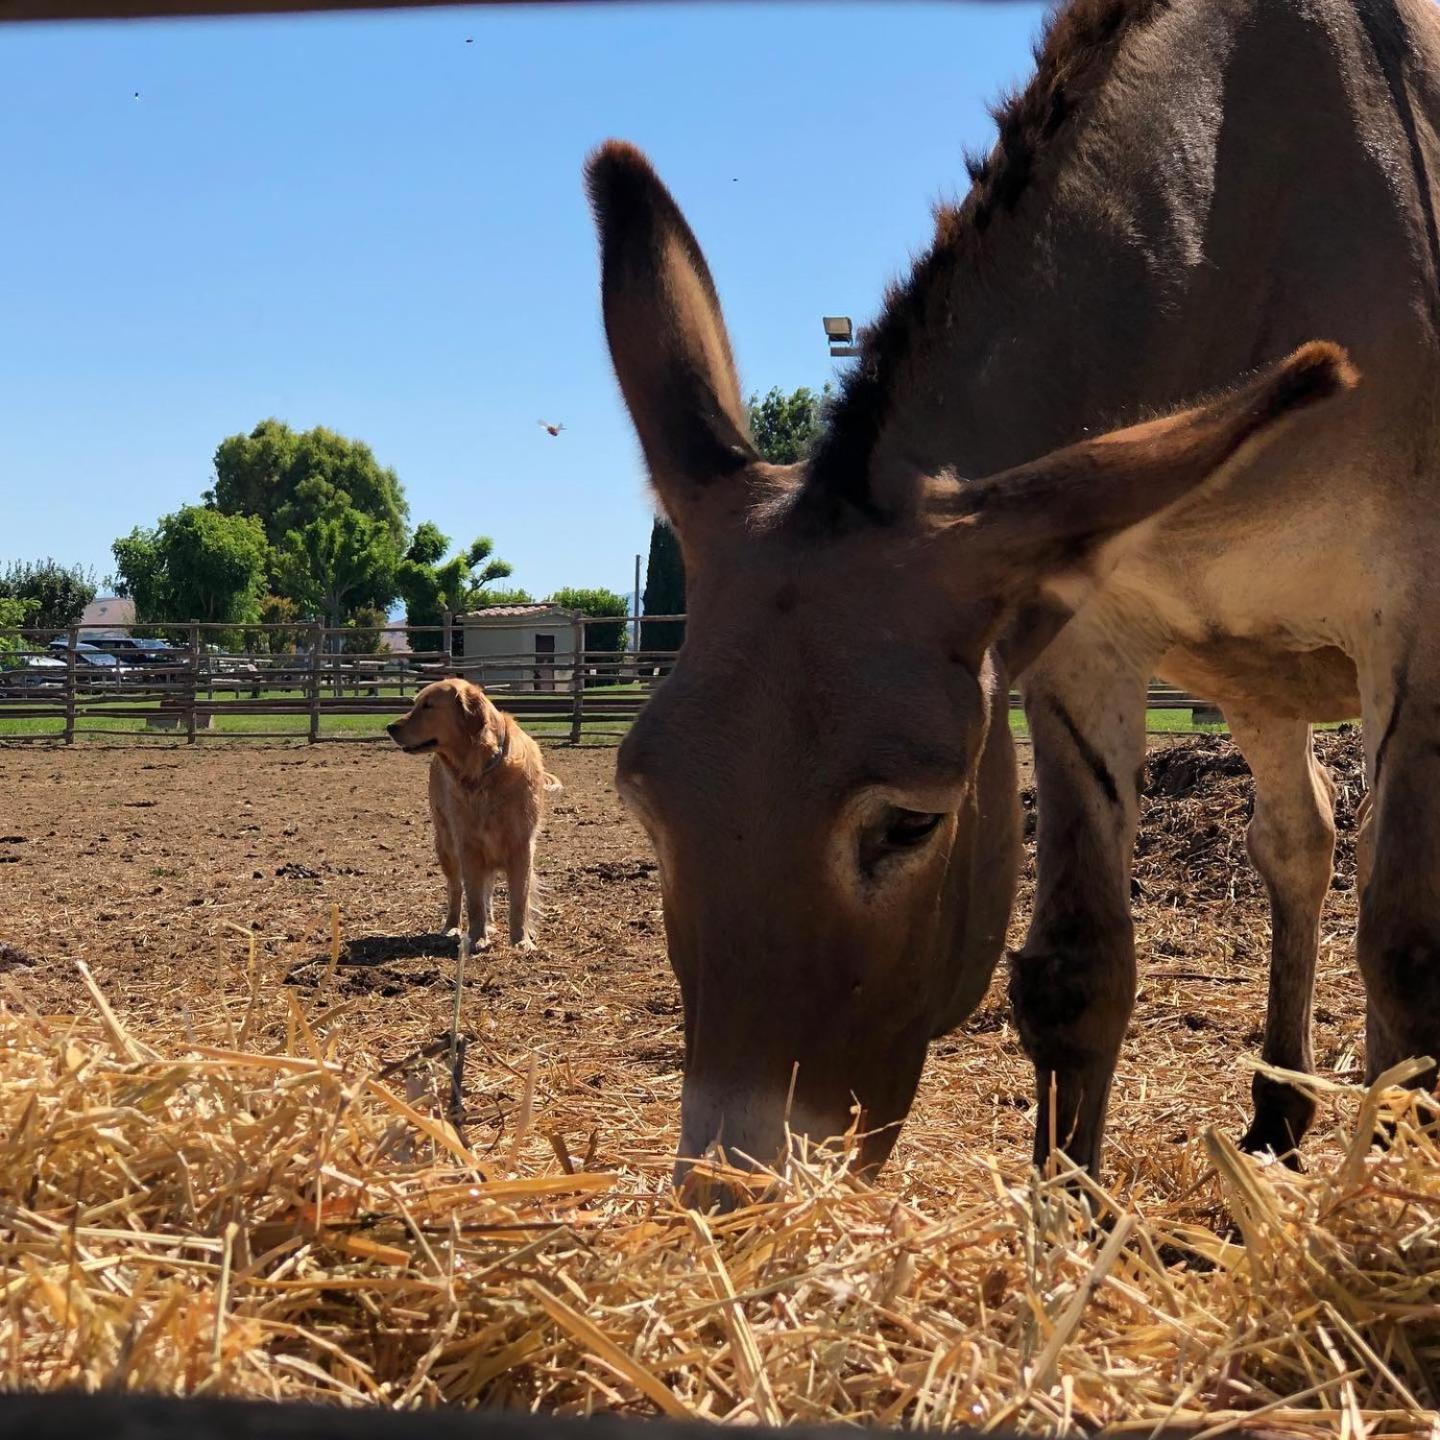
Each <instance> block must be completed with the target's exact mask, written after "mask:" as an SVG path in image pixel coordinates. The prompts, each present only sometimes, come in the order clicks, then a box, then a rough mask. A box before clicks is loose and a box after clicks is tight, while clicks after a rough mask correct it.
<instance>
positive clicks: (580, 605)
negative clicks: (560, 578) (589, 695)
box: [548, 589, 630, 683]
mask: <svg viewBox="0 0 1440 1440" xmlns="http://www.w3.org/2000/svg"><path fill="white" fill-rule="evenodd" d="M548 599H549V603H550V604H551V605H562V606H564V608H565V609H566V610H578V611H580V613H581V614H582V615H592V616H596V617H598V618H600V619H609V618H610V617H611V616H618V617H619V618H618V619H616V621H615V623H614V624H613V625H587V626H586V627H585V649H586V652H587V653H589V652H592V651H596V650H602V651H613V652H614V653H616V654H617V655H618V654H619V653H620V652H621V651H622V650H624V648H625V619H626V616H628V615H629V613H630V606H629V605H628V604H627V603H626V600H625V597H624V596H623V595H617V594H616V593H615V592H614V591H613V590H604V589H594V590H576V589H567V590H557V591H556V592H555V593H554V594H553V595H551V596H549V597H548ZM602 678H606V679H609V680H611V681H612V683H613V680H614V676H613V675H611V676H606V677H602Z"/></svg>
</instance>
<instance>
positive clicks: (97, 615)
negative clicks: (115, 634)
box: [80, 595, 135, 630]
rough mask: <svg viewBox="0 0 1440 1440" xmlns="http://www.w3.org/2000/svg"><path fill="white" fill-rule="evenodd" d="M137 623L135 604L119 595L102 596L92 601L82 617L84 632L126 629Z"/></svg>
mask: <svg viewBox="0 0 1440 1440" xmlns="http://www.w3.org/2000/svg"><path fill="white" fill-rule="evenodd" d="M134 623H135V602H134V601H133V600H122V599H121V598H120V597H119V596H118V595H101V596H98V597H97V598H96V599H94V600H92V601H91V602H90V603H89V604H88V605H87V606H86V607H85V613H84V614H83V615H82V616H81V617H80V628H81V629H82V630H103V629H106V628H108V627H111V626H114V627H115V628H117V629H121V630H123V629H125V628H126V627H127V626H130V625H133V624H134Z"/></svg>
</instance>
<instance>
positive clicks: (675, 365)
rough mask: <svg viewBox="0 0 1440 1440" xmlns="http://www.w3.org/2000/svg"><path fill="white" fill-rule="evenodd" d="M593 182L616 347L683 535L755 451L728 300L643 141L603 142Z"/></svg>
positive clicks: (588, 173)
mask: <svg viewBox="0 0 1440 1440" xmlns="http://www.w3.org/2000/svg"><path fill="white" fill-rule="evenodd" d="M585 182H586V187H587V189H588V190H589V192H590V204H591V206H592V207H593V209H594V212H595V224H596V227H597V228H598V230H599V232H600V274H601V294H602V298H603V301H604V309H605V333H606V336H607V338H608V339H609V341H610V356H611V359H612V360H613V361H614V363H615V373H616V375H617V376H618V377H619V380H620V389H621V391H622V392H623V393H624V396H625V403H626V405H628V406H629V408H630V414H631V417H632V418H633V420H634V422H635V428H636V430H637V431H638V432H639V434H640V444H641V446H642V447H643V448H644V451H645V459H646V462H647V463H648V465H649V467H650V476H651V479H652V480H653V481H654V483H655V488H656V490H657V491H658V492H659V495H660V499H661V501H662V502H663V503H664V506H665V509H666V510H667V512H668V513H669V515H670V518H671V520H672V521H674V522H675V526H676V529H677V530H678V531H680V532H681V533H682V536H683V534H684V532H685V531H686V530H687V529H691V528H693V524H692V522H693V520H694V519H695V518H696V517H697V515H698V512H699V510H700V508H701V507H702V505H703V504H704V498H705V491H706V489H707V487H713V485H714V483H715V482H716V481H718V480H723V479H724V478H725V477H726V476H729V475H732V474H734V473H735V472H736V471H738V470H740V469H741V468H743V467H744V466H746V465H748V464H750V463H751V462H752V461H754V460H756V459H757V458H758V457H757V455H756V453H755V450H754V447H753V446H752V444H751V442H750V437H749V434H748V433H747V430H746V423H745V407H744V406H743V405H742V404H741V401H740V382H739V379H738V378H737V376H736V374H735V362H734V360H733V359H732V358H731V354H730V340H729V337H728V336H727V335H726V333H725V322H724V319H723V318H722V317H721V314H720V301H719V299H718V298H717V297H716V294H715V285H714V282H713V281H712V280H711V278H710V270H709V267H708V266H707V265H706V264H705V257H704V256H703V255H702V254H701V253H700V246H699V245H698V244H697V243H696V241H695V236H694V235H693V234H691V231H690V227H689V226H688V225H687V224H686V223H685V217H684V216H683V215H682V214H681V213H680V209H679V206H677V205H676V204H675V201H674V200H673V199H671V197H670V192H669V191H668V190H666V188H665V187H664V186H663V185H662V184H661V183H660V180H659V178H658V177H657V176H656V174H655V172H654V171H653V170H652V169H651V168H650V164H649V162H648V161H647V160H646V159H645V157H644V156H643V155H642V154H641V153H640V152H639V151H638V150H636V149H635V148H634V146H632V145H626V144H623V143H621V142H620V141H615V140H612V141H610V142H609V143H607V144H605V145H602V146H601V147H600V149H599V150H597V151H596V152H595V153H594V154H593V155H592V156H591V157H590V160H589V163H588V164H587V165H586V167H585Z"/></svg>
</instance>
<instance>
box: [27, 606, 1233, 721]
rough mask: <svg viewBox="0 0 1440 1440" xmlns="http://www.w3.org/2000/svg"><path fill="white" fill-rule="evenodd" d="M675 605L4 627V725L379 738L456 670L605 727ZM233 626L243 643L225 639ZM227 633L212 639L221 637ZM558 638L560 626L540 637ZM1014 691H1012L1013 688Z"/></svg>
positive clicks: (1195, 712) (522, 704)
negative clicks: (418, 620) (426, 618)
mask: <svg viewBox="0 0 1440 1440" xmlns="http://www.w3.org/2000/svg"><path fill="white" fill-rule="evenodd" d="M683 619H684V617H683V616H646V617H645V618H644V619H643V620H641V621H640V622H638V624H637V623H636V622H633V621H627V622H623V623H624V628H625V631H626V634H627V637H628V638H629V639H630V640H631V644H632V648H630V649H627V650H623V651H618V652H617V651H615V650H608V649H599V648H596V646H595V644H594V638H595V637H594V632H596V631H597V630H598V628H599V627H601V626H609V627H611V633H613V627H614V626H615V625H616V624H617V623H620V622H617V621H615V620H596V619H591V618H588V617H585V616H581V615H565V616H563V617H561V618H560V620H559V622H558V628H560V629H561V630H562V631H565V632H568V642H567V643H566V644H564V645H557V646H556V647H555V649H554V650H553V651H551V650H542V649H540V648H539V642H538V641H537V640H536V631H537V630H539V629H544V630H549V631H552V632H553V631H554V630H555V629H556V628H557V621H556V619H555V617H554V616H553V614H552V615H551V616H550V617H548V618H543V619H542V618H537V617H518V618H516V619H514V620H513V621H511V620H509V619H501V620H496V621H487V622H486V624H485V626H484V637H485V639H486V647H485V651H484V653H480V654H470V655H466V654H464V653H463V650H464V640H463V636H464V635H465V634H472V633H474V632H471V631H468V630H462V629H461V627H459V626H456V625H452V624H451V623H449V622H448V621H447V623H446V624H445V625H443V626H416V627H392V629H391V630H390V631H388V632H387V635H388V637H389V638H391V639H398V640H399V641H400V645H399V648H396V649H389V648H386V649H377V650H370V651H367V652H365V653H356V652H355V651H353V650H348V649H346V648H344V647H345V646H347V645H350V644H353V643H354V642H355V639H356V632H354V631H353V630H337V629H331V628H327V627H325V626H322V625H309V626H300V627H296V626H293V625H292V626H279V625H250V626H244V627H237V626H226V625H213V624H204V623H201V622H195V623H193V624H190V625H186V626H180V627H166V628H164V629H163V630H161V631H159V632H156V631H154V630H153V629H152V631H151V632H150V633H151V634H152V635H153V636H154V638H151V639H149V640H145V639H143V638H142V637H143V635H144V633H145V632H143V631H141V630H138V629H136V628H133V627H132V628H128V629H127V628H123V627H109V628H107V629H106V630H105V631H104V632H99V631H92V632H81V631H80V630H79V629H78V628H71V629H70V630H68V631H65V632H63V633H61V634H58V635H57V634H54V633H53V632H48V633H47V632H37V631H33V630H27V631H21V630H0V741H3V742H18V741H38V742H42V743H44V742H48V743H63V744H67V745H69V744H74V743H75V742H76V741H77V740H80V739H86V738H92V737H93V738H109V739H118V738H122V737H123V738H126V739H129V740H134V741H142V740H145V739H169V740H172V741H173V740H175V739H177V738H179V737H180V736H182V735H183V737H184V738H185V740H186V742H187V743H189V744H192V745H193V744H195V743H196V742H197V741H213V740H270V741H274V740H292V741H308V742H309V743H311V744H314V743H315V742H317V741H321V740H325V741H330V740H372V741H373V740H383V739H385V726H386V724H388V723H389V722H390V721H391V720H393V719H395V718H397V717H398V716H400V715H401V714H403V713H404V712H405V710H406V709H408V708H409V704H410V701H411V699H412V698H413V696H414V695H415V693H416V691H418V690H419V689H420V688H421V687H422V686H424V685H426V684H429V683H430V682H431V681H433V680H438V679H441V678H442V677H444V676H447V675H460V676H463V677H465V678H467V679H470V680H473V681H475V683H477V684H479V685H481V686H483V687H484V689H485V691H486V693H487V694H488V695H489V696H490V698H491V700H492V701H493V702H494V703H495V704H496V705H497V706H499V707H500V708H501V709H502V710H507V711H509V712H510V713H512V714H514V715H515V716H516V718H517V719H519V720H520V722H521V724H523V725H524V726H525V727H526V728H527V729H529V730H531V731H532V732H533V733H534V734H536V735H537V737H539V738H540V739H542V740H547V741H549V742H551V743H554V742H556V741H561V742H569V743H571V744H579V743H581V742H591V741H598V742H601V743H614V742H616V741H618V739H619V738H620V737H621V736H622V735H623V734H624V733H625V731H626V730H627V729H628V728H629V727H630V725H631V723H632V722H633V721H634V719H635V717H636V716H637V715H638V714H639V713H640V710H641V709H642V707H643V706H644V704H645V702H646V700H648V698H649V696H650V694H651V692H652V691H653V690H654V688H655V686H656V685H658V684H659V683H660V682H661V680H663V679H664V677H665V675H666V674H668V673H669V671H670V669H671V667H672V666H673V665H674V663H675V658H676V653H677V652H676V651H674V650H671V649H644V648H640V649H636V648H633V645H634V641H635V639H636V636H635V634H634V632H635V631H636V630H638V631H640V632H641V633H640V635H639V637H638V638H639V641H640V644H641V645H642V646H643V644H644V633H643V632H644V629H645V627H647V626H649V625H651V624H655V625H661V624H664V625H668V626H673V625H674V624H675V622H677V621H682V620H683ZM237 639H238V640H240V641H241V642H242V643H241V644H239V645H233V642H234V641H236V640H237ZM222 640H223V641H225V642H227V643H228V644H231V646H232V648H224V649H222V648H221V647H220V643H219V642H221V641H222ZM550 643H551V644H554V640H553V639H552V640H551V641H550ZM1012 704H1013V705H1016V706H1018V704H1019V698H1018V696H1012ZM1147 704H1148V707H1149V709H1150V710H1151V711H1155V710H1172V711H1173V710H1183V711H1188V712H1190V715H1191V717H1192V718H1193V719H1196V720H1200V721H1202V722H1204V721H1218V720H1219V718H1220V717H1219V715H1218V712H1215V711H1213V710H1212V709H1210V707H1208V706H1206V705H1204V704H1203V702H1201V701H1198V700H1196V699H1195V698H1193V697H1191V696H1189V695H1186V694H1184V693H1183V692H1181V691H1178V690H1176V689H1174V688H1173V687H1171V686H1167V685H1162V684H1160V683H1159V682H1156V683H1154V684H1152V685H1151V686H1150V689H1149V694H1148V698H1147Z"/></svg>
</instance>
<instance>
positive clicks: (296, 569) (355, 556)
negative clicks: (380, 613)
mask: <svg viewBox="0 0 1440 1440" xmlns="http://www.w3.org/2000/svg"><path fill="white" fill-rule="evenodd" d="M399 565H400V555H399V551H398V547H397V546H396V545H395V542H394V539H393V538H392V536H391V533H390V530H389V528H388V527H387V526H386V525H384V524H383V523H382V522H380V521H378V520H372V519H371V518H370V517H369V516H368V515H362V514H361V513H360V511H358V510H355V509H352V508H351V507H350V506H348V505H339V504H336V505H334V506H332V507H331V508H330V509H329V510H327V511H325V512H324V513H323V514H321V515H319V516H317V517H316V518H315V519H314V520H311V521H310V522H309V523H308V524H307V525H305V526H304V527H303V528H302V529H299V530H291V531H289V532H288V533H287V534H286V536H285V540H284V543H283V544H282V545H281V547H280V553H279V556H278V565H277V568H278V571H279V574H280V576H281V577H282V579H283V581H284V585H285V593H286V594H287V595H289V596H291V597H292V598H293V599H294V600H295V601H296V602H297V603H298V604H299V605H300V607H301V608H302V609H303V610H305V611H307V612H308V613H309V614H311V615H314V616H316V617H317V618H320V619H323V620H324V621H325V622H326V623H327V624H329V625H331V626H336V627H338V626H339V625H341V624H342V623H343V622H344V620H345V619H346V617H347V616H348V615H350V614H351V613H352V612H353V611H354V610H356V609H357V608H358V607H360V606H362V605H376V606H385V605H388V604H389V603H390V601H391V600H392V599H393V598H394V595H395V577H396V571H397V569H398V568H399Z"/></svg>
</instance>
